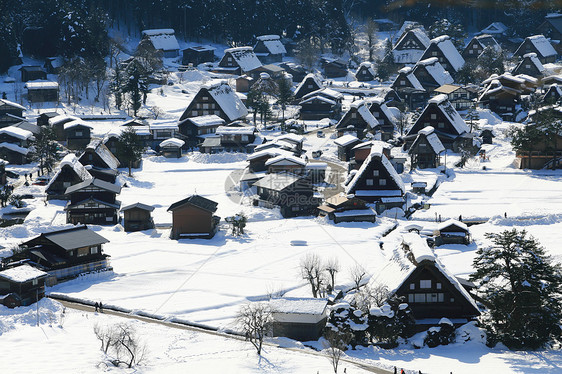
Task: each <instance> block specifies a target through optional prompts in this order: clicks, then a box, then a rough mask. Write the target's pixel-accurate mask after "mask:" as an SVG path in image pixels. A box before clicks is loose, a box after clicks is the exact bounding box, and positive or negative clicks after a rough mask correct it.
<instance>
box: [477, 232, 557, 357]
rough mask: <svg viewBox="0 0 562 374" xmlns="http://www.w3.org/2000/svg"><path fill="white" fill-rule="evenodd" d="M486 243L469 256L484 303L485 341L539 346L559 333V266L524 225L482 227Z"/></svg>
mask: <svg viewBox="0 0 562 374" xmlns="http://www.w3.org/2000/svg"><path fill="white" fill-rule="evenodd" d="M486 237H487V238H488V239H490V240H491V241H492V246H491V247H489V248H480V249H479V250H478V251H477V252H476V253H477V256H476V258H475V259H474V268H475V269H476V272H475V273H474V274H472V276H471V279H472V280H474V281H477V282H478V284H479V286H480V292H481V294H482V297H483V301H484V303H485V304H486V305H488V308H489V320H488V321H484V322H485V327H486V328H487V330H488V333H489V334H488V337H489V341H488V343H489V344H491V345H494V344H495V342H497V341H501V342H503V343H504V344H505V345H506V346H508V347H510V348H514V349H522V348H532V349H536V348H540V347H542V346H544V345H545V344H546V343H548V342H549V341H551V340H552V339H554V338H558V337H560V327H559V323H560V319H561V318H562V305H561V303H560V287H561V286H562V269H561V268H560V266H559V265H558V264H553V263H552V259H551V258H550V256H548V255H547V254H546V253H545V250H544V248H543V247H541V246H540V244H539V242H538V241H537V240H536V239H535V238H533V237H531V236H527V232H526V231H525V230H522V231H518V230H517V229H512V230H505V231H503V232H501V233H499V234H494V233H488V234H486Z"/></svg>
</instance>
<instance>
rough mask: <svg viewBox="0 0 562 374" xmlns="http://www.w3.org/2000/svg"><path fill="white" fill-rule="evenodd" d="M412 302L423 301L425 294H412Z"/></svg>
mask: <svg viewBox="0 0 562 374" xmlns="http://www.w3.org/2000/svg"><path fill="white" fill-rule="evenodd" d="M414 302H415V303H425V294H424V293H417V294H414Z"/></svg>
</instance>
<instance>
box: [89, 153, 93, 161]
mask: <svg viewBox="0 0 562 374" xmlns="http://www.w3.org/2000/svg"><path fill="white" fill-rule="evenodd" d="M93 159H94V156H93V155H92V154H91V153H89V154H88V160H90V161H92V160H93Z"/></svg>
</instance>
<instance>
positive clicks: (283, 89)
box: [277, 77, 295, 127]
mask: <svg viewBox="0 0 562 374" xmlns="http://www.w3.org/2000/svg"><path fill="white" fill-rule="evenodd" d="M278 86H279V94H278V96H277V104H279V106H280V107H281V116H282V119H281V127H285V110H287V105H289V104H290V103H291V102H292V101H293V99H294V96H295V95H294V94H293V90H292V89H291V83H289V81H288V80H287V79H286V78H285V77H283V78H281V79H280V80H279V83H278Z"/></svg>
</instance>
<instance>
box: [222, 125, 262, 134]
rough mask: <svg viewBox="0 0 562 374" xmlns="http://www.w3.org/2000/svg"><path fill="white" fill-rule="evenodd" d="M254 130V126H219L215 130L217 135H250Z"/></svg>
mask: <svg viewBox="0 0 562 374" xmlns="http://www.w3.org/2000/svg"><path fill="white" fill-rule="evenodd" d="M254 132H256V127H255V126H242V127H237V126H219V127H217V131H216V132H215V133H216V134H217V135H252V134H254Z"/></svg>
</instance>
